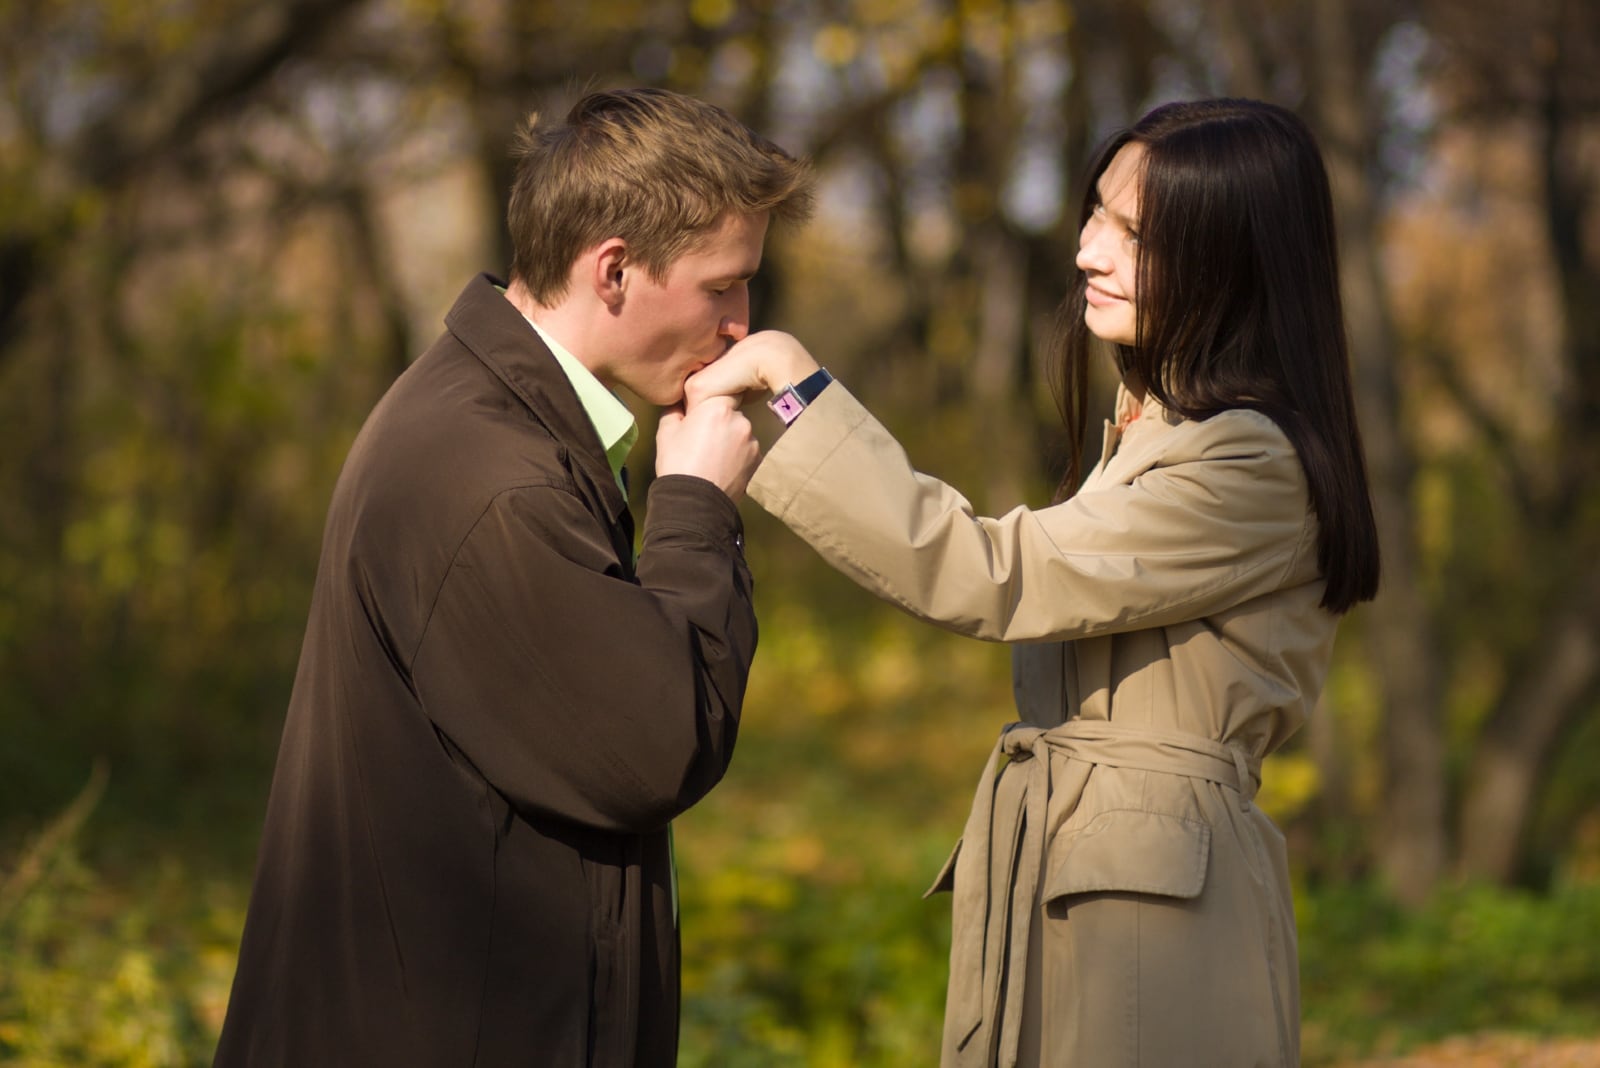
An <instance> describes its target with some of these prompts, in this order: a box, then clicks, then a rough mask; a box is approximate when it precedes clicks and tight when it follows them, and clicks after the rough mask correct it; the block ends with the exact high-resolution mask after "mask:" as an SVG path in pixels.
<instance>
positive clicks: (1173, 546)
mask: <svg viewBox="0 0 1600 1068" xmlns="http://www.w3.org/2000/svg"><path fill="white" fill-rule="evenodd" d="M1130 407H1131V402H1130V401H1129V399H1128V397H1127V395H1126V394H1125V393H1123V392H1120V391H1119V395H1118V415H1119V417H1120V416H1123V415H1125V414H1126V412H1127V411H1128V410H1129V409H1130ZM1120 421H1121V419H1120V418H1119V420H1118V422H1120ZM750 494H751V496H752V497H753V498H754V499H755V500H756V501H757V502H758V503H760V504H761V505H762V507H764V508H766V509H767V510H768V511H770V512H771V513H773V514H774V515H776V516H778V517H779V518H781V519H782V520H783V521H784V522H785V523H787V524H788V525H789V526H790V527H791V528H792V529H793V530H794V531H795V532H796V533H798V534H799V535H800V536H801V537H802V538H804V539H805V540H806V541H808V542H809V543H811V545H812V546H814V547H815V548H816V549H817V551H818V552H820V553H821V554H822V555H823V556H824V557H825V558H826V559H827V560H828V562H829V563H831V564H832V565H833V566H834V567H836V568H838V569H839V570H841V571H843V572H845V573H846V574H847V575H849V576H850V577H852V578H853V579H855V581H857V582H858V583H860V584H861V585H862V586H865V587H866V588H867V589H869V590H871V591H872V592H873V593H876V594H878V595H879V596H881V597H883V598H886V599H887V600H889V601H891V602H893V603H895V604H897V605H899V606H900V607H901V608H903V609H905V610H906V611H907V612H909V613H911V614H912V615H915V616H917V617H919V618H922V619H926V620H928V621H930V622H933V623H936V624H938V625H940V626H942V627H945V628H948V629H950V630H953V631H957V632H959V633H962V634H967V635H971V636H973V637H976V638H982V639H986V640H990V641H1005V642H1012V643H1016V644H1015V645H1014V646H1013V649H1014V679H1015V683H1014V689H1015V693H1016V699H1017V707H1018V712H1019V714H1020V717H1021V719H1022V723H1020V724H1015V725H1013V726H1012V727H1010V728H1007V730H1006V732H1005V733H1003V734H1002V736H1001V739H1000V742H999V743H998V744H997V746H996V748H995V754H994V756H992V757H991V759H990V762H989V766H988V768H987V769H986V770H985V771H984V774H983V777H982V780H981V782H980V784H979V787H978V793H977V798H976V800H975V802H974V805H973V811H972V815H971V817H970V818H969V820H968V823H967V828H966V832H965V834H964V835H963V837H962V841H961V844H960V845H958V846H957V850H956V854H955V855H954V856H953V857H952V864H951V865H949V866H947V868H946V871H945V873H944V874H943V875H941V877H940V882H939V883H938V884H936V886H935V889H951V888H953V890H954V893H955V896H954V899H953V906H952V923H953V928H954V930H953V945H952V949H951V976H950V987H949V997H948V1002H947V1006H946V1015H945V1033H944V1041H943V1056H942V1063H943V1064H944V1065H946V1066H947V1068H948V1066H967V1065H971V1066H988V1065H995V1064H998V1065H1004V1066H1010V1065H1029V1066H1031V1065H1052V1066H1054V1065H1073V1066H1083V1068H1120V1066H1130V1068H1132V1066H1141V1068H1175V1066H1181V1068H1208V1066H1209V1068H1250V1066H1256V1065H1293V1064H1296V1063H1298V1059H1299V976H1298V962H1297V953H1296V943H1295V927H1294V912H1293V904H1292V900H1291V895H1290V887H1289V878H1288V869H1287V864H1286V857H1285V849H1284V841H1283V836H1282V835H1281V834H1280V833H1279V831H1278V830H1277V828H1276V827H1275V826H1274V825H1273V823H1272V822H1271V820H1269V819H1268V818H1267V817H1266V815H1265V814H1263V813H1262V812H1261V810H1260V809H1258V808H1257V807H1256V806H1255V805H1254V804H1253V803H1252V798H1253V797H1254V794H1255V791H1256V787H1257V785H1258V783H1259V781H1260V775H1259V769H1260V762H1261V758H1262V757H1263V756H1265V755H1266V754H1267V753H1270V752H1272V751H1273V750H1275V749H1277V748H1278V747H1279V746H1280V745H1282V744H1283V742H1284V740H1285V739H1287V738H1288V737H1289V736H1290V735H1291V734H1293V733H1294V732H1295V730H1296V729H1298V728H1299V726H1300V725H1301V723H1302V722H1303V721H1304V720H1305V718H1306V715H1307V714H1308V712H1309V711H1310V709H1311V707H1312V705H1313V704H1314V703H1315V702H1316V699H1317V695H1318V693H1319V692H1320V690H1321V688H1322V684H1323V680H1324V677H1325V676H1326V673H1327V668H1328V662H1329V657H1330V655H1331V652H1332V645H1333V636H1334V628H1335V624H1336V617H1334V616H1333V615H1331V614H1330V613H1328V612H1327V611H1325V610H1324V609H1322V608H1321V607H1319V605H1318V602H1319V601H1320V600H1321V598H1322V593H1323V582H1322V580H1321V578H1320V576H1319V574H1318V568H1317V524H1316V520H1315V518H1314V515H1313V513H1312V511H1311V509H1310V506H1309V498H1308V496H1307V490H1306V483H1305V477H1304V473H1303V471H1302V469H1301V467H1300V464H1299V461H1298V460H1297V458H1296V456H1295V453H1294V451H1293V449H1292V447H1291V446H1290V444H1289V442H1288V439H1287V438H1286V437H1285V436H1284V435H1283V433H1282V432H1281V431H1280V430H1279V429H1278V428H1277V426H1276V425H1275V424H1274V423H1273V422H1272V421H1271V420H1270V419H1268V418H1266V417H1265V416H1262V415H1260V414H1258V413H1255V412H1250V411H1230V412H1225V413H1223V414H1220V415H1217V416H1215V417H1213V418H1211V419H1209V420H1206V421H1204V422H1195V421H1191V420H1185V419H1182V418H1180V417H1178V416H1176V415H1174V414H1172V413H1169V412H1167V411H1165V410H1163V409H1161V408H1159V407H1158V406H1156V405H1155V404H1153V403H1147V404H1146V406H1145V408H1144V411H1143V414H1142V415H1141V416H1140V417H1139V418H1138V419H1136V420H1134V421H1133V422H1131V423H1129V424H1128V426H1127V429H1126V430H1124V431H1120V432H1119V431H1118V429H1117V423H1113V422H1107V424H1106V432H1105V448H1104V452H1103V454H1102V456H1101V459H1100V462H1099V464H1097V465H1096V467H1095V468H1094V470H1093V471H1092V472H1091V473H1090V475H1089V477H1088V479H1087V480H1086V482H1085V485H1084V486H1083V488H1082V490H1081V491H1080V492H1079V493H1078V494H1077V495H1076V496H1074V497H1073V498H1071V499H1070V500H1068V501H1066V502H1064V503H1062V504H1058V505H1054V506H1052V507H1049V508H1044V509H1040V510H1037V511H1033V510H1029V509H1026V508H1019V509H1017V510H1015V511H1013V512H1010V513H1009V514H1007V515H1005V516H1003V517H1001V518H998V519H989V518H981V517H978V516H975V515H974V514H973V512H972V509H971V507H970V505H969V504H968V503H967V501H966V500H964V499H963V498H962V497H961V496H960V495H959V494H957V493H956V492H955V491H954V490H953V489H951V488H950V487H949V486H946V485H944V484H943V483H941V482H939V481H937V480H935V479H932V478H929V477H928V476H926V475H922V474H919V473H917V472H916V471H914V470H913V469H912V468H911V466H910V465H909V463H908V461H907V459H906V456H905V454H904V452H903V450H902V449H901V448H900V446H899V445H898V444H897V443H896V442H895V441H894V439H893V438H892V437H891V436H890V435H889V434H888V432H887V431H886V430H884V428H883V427H882V426H881V425H880V424H879V423H878V422H877V421H876V420H874V419H873V417H872V416H871V415H870V414H869V413H868V412H867V411H866V410H865V409H864V408H863V407H862V406H861V405H860V404H859V402H857V401H856V399H855V398H854V397H853V396H851V394H850V393H849V392H848V390H846V389H845V388H844V387H843V386H842V385H841V384H839V383H835V384H833V385H831V386H829V387H828V388H827V389H826V390H824V391H823V393H822V394H821V396H820V397H818V399H817V401H816V402H815V403H814V404H813V405H812V406H811V407H810V408H808V409H807V410H806V412H805V414H804V415H803V416H802V417H801V418H800V419H799V420H798V421H797V422H796V423H795V424H794V425H793V426H792V427H790V428H789V429H788V430H787V431H786V432H785V433H784V435H783V437H782V438H781V439H779V441H778V442H777V444H776V445H774V446H773V448H772V449H771V451H770V452H769V453H768V455H767V457H766V458H765V459H764V460H763V461H762V464H761V466H760V468H759V469H758V470H757V472H756V475H755V477H754V479H753V480H752V482H751V484H750Z"/></svg>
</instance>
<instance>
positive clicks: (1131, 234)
mask: <svg viewBox="0 0 1600 1068" xmlns="http://www.w3.org/2000/svg"><path fill="white" fill-rule="evenodd" d="M1128 240H1129V241H1130V242H1131V243H1133V244H1135V245H1137V244H1138V243H1139V231H1137V230H1129V231H1128Z"/></svg>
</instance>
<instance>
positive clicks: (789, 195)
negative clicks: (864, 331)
mask: <svg viewBox="0 0 1600 1068" xmlns="http://www.w3.org/2000/svg"><path fill="white" fill-rule="evenodd" d="M514 153H515V157H516V159H517V171H516V177H515V179H514V180H513V182H512V187H511V202H510V206H509V209H508V210H507V213H506V221H507V224H508V226H509V228H510V231H511V246H512V260H511V277H512V278H513V279H518V280H520V281H521V282H522V283H523V285H525V286H526V287H527V288H528V291H529V292H530V293H532V295H533V297H534V299H535V300H537V301H539V303H541V304H545V305H549V304H552V303H554V302H555V301H556V300H558V299H559V298H560V297H561V296H562V295H563V294H564V293H565V292H566V288H567V280H568V277H569V274H570V272H571V270H572V263H573V261H574V260H575V259H577V257H578V254H579V253H581V252H582V251H583V250H584V249H587V248H592V247H594V246H595V245H597V244H599V243H600V242H602V241H605V240H606V239H607V238H611V237H620V238H622V239H623V240H624V241H626V242H627V244H628V256H629V257H630V258H631V259H632V260H634V261H635V262H636V263H638V264H639V265H640V266H642V267H643V268H644V269H645V271H646V273H648V274H649V276H650V277H651V278H654V279H656V280H657V281H660V280H662V279H663V278H665V276H666V273H667V270H668V268H670V267H671V266H672V263H673V261H675V260H676V259H677V258H678V257H679V256H682V255H683V254H684V253H686V252H691V251H694V250H695V249H696V248H697V247H698V246H699V244H700V243H701V242H703V241H704V240H706V239H707V238H708V237H709V236H710V234H711V233H712V232H713V231H714V230H715V229H716V228H717V225H718V224H719V223H720V221H721V220H722V218H723V216H725V215H727V214H729V213H732V214H737V215H759V214H761V213H763V212H770V213H771V215H772V217H773V218H775V219H782V220H788V221H796V222H798V221H803V220H804V219H806V218H807V217H808V216H809V215H810V214H811V207H812V199H813V189H814V186H815V176H814V174H813V173H812V169H811V165H810V163H809V162H807V161H806V160H804V159H796V158H795V157H793V156H791V155H789V153H787V152H785V151H784V150H783V149H781V148H779V147H778V146H777V145H775V144H773V143H772V142H771V141H768V140H767V139H766V138H764V137H761V136H760V135H758V134H756V133H754V132H752V131H751V130H750V129H748V128H747V127H746V126H745V125H744V124H743V123H741V122H739V121H738V120H737V119H735V118H734V117H733V116H732V115H730V114H728V113H727V112H726V111H724V110H723V109H721V108H719V107H717V106H715V105H714V104H708V103H706V102H705V101H703V100H696V99H694V98H693V97H688V96H683V95H681V94H678V93H673V92H669V91H667V90H665V89H621V90H612V91H607V92H599V93H591V94H589V95H588V96H585V97H584V98H583V99H582V100H580V101H578V103H577V104H576V105H575V106H574V107H573V109H572V111H571V112H569V113H568V115H567V117H566V120H565V121H564V122H563V123H561V124H559V125H540V123H539V116H538V114H537V113H535V114H533V115H530V116H529V117H528V119H527V121H526V122H525V123H524V126H523V130H522V133H521V135H520V136H519V138H518V139H517V144H516V147H515V150H514Z"/></svg>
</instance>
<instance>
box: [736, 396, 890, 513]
mask: <svg viewBox="0 0 1600 1068" xmlns="http://www.w3.org/2000/svg"><path fill="white" fill-rule="evenodd" d="M871 418H872V416H871V414H870V413H869V412H868V411H867V409H866V408H865V407H863V406H862V404H861V402H860V401H858V400H856V398H855V394H853V393H851V392H850V391H849V390H848V389H846V388H845V387H844V384H843V383H842V382H840V381H839V380H838V379H835V380H834V381H832V382H831V383H829V384H828V388H827V389H825V390H823V391H822V392H821V393H819V394H818V395H817V399H816V400H814V401H812V402H811V403H810V404H808V405H807V406H806V410H805V411H804V412H803V413H801V416H800V418H798V419H796V420H795V421H794V423H793V424H792V425H791V426H790V427H789V428H788V429H787V430H785V431H784V432H783V435H782V436H781V437H779V438H778V440H777V442H776V443H775V444H774V445H773V446H772V448H770V449H768V450H767V455H766V456H765V457H764V458H763V459H762V461H761V466H759V467H757V468H756V473H755V474H754V475H753V476H751V479H750V486H749V488H748V489H747V490H746V492H747V493H749V494H750V499H751V500H753V501H755V502H756V503H757V504H759V505H760V506H761V507H762V508H763V509H765V510H766V511H767V512H769V513H771V514H772V515H774V516H776V517H778V518H779V519H782V518H783V517H784V513H786V512H787V511H788V510H789V508H790V506H791V505H793V504H794V501H795V498H797V497H798V496H800V493H801V491H803V490H804V489H805V487H806V484H807V483H808V482H810V481H811V480H812V479H813V478H815V477H816V475H817V473H818V472H819V471H821V470H822V468H823V467H824V466H825V465H826V464H827V462H828V458H829V457H830V456H832V455H833V453H834V451H835V450H836V449H838V448H839V446H840V445H842V444H844V442H845V441H847V440H848V439H849V437H850V435H852V434H853V433H855V430H856V428H857V427H859V426H860V425H861V424H862V423H864V422H866V421H867V420H868V419H871Z"/></svg>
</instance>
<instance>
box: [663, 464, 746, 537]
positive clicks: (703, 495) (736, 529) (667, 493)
mask: <svg viewBox="0 0 1600 1068" xmlns="http://www.w3.org/2000/svg"><path fill="white" fill-rule="evenodd" d="M666 530H672V531H687V532H691V533H696V534H699V535H701V536H702V537H705V538H706V539H708V540H710V541H712V542H715V543H717V544H719V545H720V544H726V545H729V546H731V547H732V548H733V549H734V550H735V551H739V550H742V548H743V546H744V519H743V518H742V517H741V516H740V515H739V507H738V505H736V504H734V503H733V501H732V500H731V499H730V498H729V497H728V495H727V494H726V493H724V492H722V490H721V489H720V488H719V487H718V486H717V485H716V483H714V482H711V481H709V480H707V479H704V478H699V477H697V476H695V475H662V476H660V477H659V478H657V479H655V480H654V481H653V482H651V483H650V492H649V494H648V497H647V501H646V505H645V521H644V537H645V540H646V541H648V540H649V539H650V535H651V533H652V532H655V531H666Z"/></svg>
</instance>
